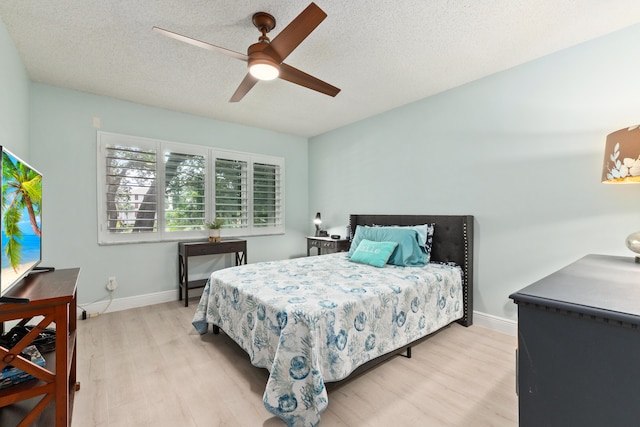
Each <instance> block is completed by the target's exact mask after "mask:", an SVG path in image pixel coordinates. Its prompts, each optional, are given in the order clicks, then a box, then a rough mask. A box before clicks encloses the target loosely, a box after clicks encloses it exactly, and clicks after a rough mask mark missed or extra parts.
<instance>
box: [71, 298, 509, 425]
mask: <svg viewBox="0 0 640 427" xmlns="http://www.w3.org/2000/svg"><path fill="white" fill-rule="evenodd" d="M196 304H197V301H193V302H192V303H191V304H190V306H189V307H187V308H185V307H184V306H182V305H181V304H180V303H178V302H177V301H176V302H171V303H165V304H158V305H154V306H149V307H143V308H136V309H131V310H126V311H120V312H115V313H108V314H105V315H101V316H99V317H96V318H92V319H88V320H85V321H79V322H78V333H79V335H78V379H79V381H80V382H81V389H80V391H79V392H77V393H76V398H75V404H74V412H73V427H91V426H96V427H98V426H99V427H103V426H109V427H116V426H117V427H120V426H132V427H133V426H135V427H141V426H153V427H164V426H167V427H183V426H198V427H205V426H206V427H216V426H264V427H269V426H284V425H285V424H284V422H282V421H281V420H279V419H278V418H276V417H274V416H272V415H271V414H270V413H269V412H267V410H266V409H264V407H263V406H262V393H263V391H264V387H265V384H266V381H267V375H268V372H267V371H266V370H264V369H259V368H256V367H254V366H252V365H251V363H250V362H249V359H248V356H247V355H246V354H245V353H244V352H243V351H242V350H241V349H240V348H239V347H238V346H237V345H235V343H233V341H231V340H230V339H229V338H228V337H227V336H226V335H224V334H220V335H218V336H215V335H213V334H211V333H209V334H206V335H203V336H200V335H198V334H197V333H196V331H195V330H194V329H193V327H192V326H191V320H192V317H193V313H194V311H195V306H196ZM515 348H516V338H515V337H511V336H508V335H504V334H500V333H497V332H494V331H491V330H489V329H485V328H481V327H477V326H472V327H470V328H465V327H462V326H460V325H458V324H455V325H452V326H450V327H448V328H446V329H445V330H443V331H441V332H439V333H437V334H435V335H434V336H433V337H431V338H429V339H428V340H426V341H425V342H423V343H421V344H419V345H417V346H416V347H414V349H413V358H411V359H407V358H405V357H394V358H392V359H390V360H389V361H387V362H384V363H383V364H380V365H378V366H376V367H374V368H373V369H372V370H369V371H367V372H365V373H364V374H362V375H360V376H358V377H356V378H354V379H352V380H348V381H347V382H343V383H339V384H337V385H336V384H329V387H328V390H329V406H328V408H327V410H326V411H325V412H324V413H323V414H322V421H321V423H320V425H321V426H322V427H327V426H349V427H360V426H392V425H397V426H400V425H406V426H436V427H438V426H459V427H468V426H474V427H481V426H510V427H513V426H517V424H518V421H517V398H516V395H515V385H514V384H515V368H514V351H515Z"/></svg>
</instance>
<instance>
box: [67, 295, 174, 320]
mask: <svg viewBox="0 0 640 427" xmlns="http://www.w3.org/2000/svg"><path fill="white" fill-rule="evenodd" d="M177 299H178V296H177V291H176V290H172V291H163V292H155V293H153V294H145V295H136V296H133V297H124V298H114V299H113V301H111V304H109V299H106V300H104V301H98V302H94V303H91V304H78V306H79V307H82V308H84V309H85V310H86V311H87V314H88V315H92V314H95V313H100V314H104V313H110V312H114V311H121V310H128V309H130V308H137V307H144V306H147V305H153V304H161V303H163V302H169V301H176V300H177ZM81 315H82V310H78V317H80V316H81Z"/></svg>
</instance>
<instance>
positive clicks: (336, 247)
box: [307, 236, 351, 256]
mask: <svg viewBox="0 0 640 427" xmlns="http://www.w3.org/2000/svg"><path fill="white" fill-rule="evenodd" d="M350 247H351V241H350V240H345V239H332V238H331V237H315V236H307V256H310V255H311V248H318V255H320V254H321V252H322V251H323V250H324V251H325V253H328V252H346V251H348V250H349V248H350Z"/></svg>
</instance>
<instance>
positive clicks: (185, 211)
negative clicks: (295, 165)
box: [98, 132, 284, 244]
mask: <svg viewBox="0 0 640 427" xmlns="http://www.w3.org/2000/svg"><path fill="white" fill-rule="evenodd" d="M283 182H284V159H282V158H279V157H271V156H264V155H258V154H250V153H240V152H235V151H227V150H219V149H215V148H207V147H202V146H196V145H188V144H177V143H172V142H166V141H158V140H152V139H147V138H139V137H133V136H127V135H118V134H113V133H107V132H98V195H99V199H98V222H99V229H98V243H100V244H112V243H125V242H151V241H167V240H185V239H201V238H204V237H205V233H204V231H203V230H204V227H203V224H204V222H205V221H211V220H213V219H214V218H221V219H222V220H224V222H225V224H224V226H223V227H222V236H223V237H224V236H250V235H261V234H278V233H283V232H284V209H283V207H284V186H283Z"/></svg>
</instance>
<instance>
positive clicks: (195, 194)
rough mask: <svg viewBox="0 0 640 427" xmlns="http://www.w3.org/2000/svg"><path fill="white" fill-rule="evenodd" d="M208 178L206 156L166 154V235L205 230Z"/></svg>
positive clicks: (173, 152) (172, 152)
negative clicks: (206, 177) (206, 180)
mask: <svg viewBox="0 0 640 427" xmlns="http://www.w3.org/2000/svg"><path fill="white" fill-rule="evenodd" d="M182 151H185V150H182ZM205 176H206V170H205V156H204V155H202V154H188V153H184V152H181V151H174V150H165V151H164V181H165V187H164V188H165V199H164V230H165V231H166V232H176V231H190V230H201V229H202V227H203V224H204V222H205V209H206V197H205V195H206V188H205Z"/></svg>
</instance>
